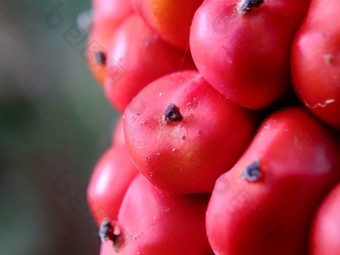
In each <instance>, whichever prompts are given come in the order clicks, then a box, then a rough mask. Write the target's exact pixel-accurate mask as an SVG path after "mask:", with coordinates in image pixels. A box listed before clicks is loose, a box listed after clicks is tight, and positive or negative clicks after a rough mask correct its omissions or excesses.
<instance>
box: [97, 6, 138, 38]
mask: <svg viewBox="0 0 340 255" xmlns="http://www.w3.org/2000/svg"><path fill="white" fill-rule="evenodd" d="M92 6H93V12H94V13H93V15H94V21H93V22H94V25H95V26H98V27H101V28H103V27H105V28H109V27H111V28H112V27H115V28H117V27H118V26H119V24H121V23H122V21H123V20H124V19H125V18H126V17H128V16H129V15H131V14H132V13H133V9H132V5H131V2H130V1H121V0H92ZM111 30H113V29H111ZM108 33H109V30H108ZM111 36H112V34H111Z"/></svg>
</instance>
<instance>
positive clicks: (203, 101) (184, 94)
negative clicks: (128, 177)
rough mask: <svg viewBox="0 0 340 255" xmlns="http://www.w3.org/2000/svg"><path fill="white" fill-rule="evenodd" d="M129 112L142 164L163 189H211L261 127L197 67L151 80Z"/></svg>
mask: <svg viewBox="0 0 340 255" xmlns="http://www.w3.org/2000/svg"><path fill="white" fill-rule="evenodd" d="M137 106H138V107H137ZM124 114H125V119H124V124H125V138H126V143H127V146H128V149H129V151H130V154H131V157H132V159H133V160H134V162H135V163H136V166H137V168H138V169H139V171H140V172H141V173H142V174H143V175H145V176H146V177H147V178H148V179H149V180H150V181H151V182H152V183H153V184H154V185H156V186H157V187H159V188H162V189H165V190H168V191H172V192H176V193H205V192H211V191H212V188H213V185H214V183H215V181H216V179H217V178H218V176H219V175H220V174H222V173H223V172H225V171H227V170H229V168H231V167H232V166H233V164H234V163H235V161H236V160H237V159H238V158H239V156H240V155H241V154H242V152H243V150H244V149H245V148H246V146H247V145H248V143H249V142H250V140H251V138H252V136H253V133H254V131H255V128H256V125H255V121H254V118H253V116H252V114H251V112H250V111H248V110H246V109H244V108H242V107H240V106H238V105H237V104H235V103H233V102H231V101H229V100H227V99H226V98H225V97H223V96H222V95H220V94H219V93H218V92H217V91H216V90H215V89H214V88H213V87H211V86H210V85H209V84H208V83H207V82H206V81H205V79H204V78H203V77H202V75H200V74H199V73H198V72H197V71H183V72H178V73H174V74H171V75H168V76H164V77H162V78H160V79H158V80H157V81H155V82H153V83H151V84H150V85H148V86H147V87H146V88H145V89H144V90H142V91H141V93H139V94H138V95H137V96H136V97H135V98H134V99H133V101H132V102H131V103H130V105H129V106H128V107H127V108H126V110H125V113H124Z"/></svg>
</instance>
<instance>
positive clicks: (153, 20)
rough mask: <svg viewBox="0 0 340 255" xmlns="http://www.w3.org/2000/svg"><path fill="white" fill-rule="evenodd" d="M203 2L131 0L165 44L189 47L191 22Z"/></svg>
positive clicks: (200, 0)
mask: <svg viewBox="0 0 340 255" xmlns="http://www.w3.org/2000/svg"><path fill="white" fill-rule="evenodd" d="M202 2H203V0H143V1H141V0H132V5H133V7H134V9H135V10H136V12H137V13H138V14H139V15H140V16H141V17H142V18H143V19H144V20H145V22H146V23H147V24H149V25H150V26H151V27H152V28H153V29H154V30H155V31H156V32H157V33H158V34H159V35H160V36H161V37H162V38H163V39H164V40H165V41H166V42H168V43H170V44H172V45H174V46H176V47H178V48H181V49H183V50H186V49H188V47H189V33H190V26H191V21H192V18H193V16H194V13H195V11H196V9H197V8H198V7H199V6H200V4H201V3H202Z"/></svg>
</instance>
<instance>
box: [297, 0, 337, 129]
mask: <svg viewBox="0 0 340 255" xmlns="http://www.w3.org/2000/svg"><path fill="white" fill-rule="evenodd" d="M339 10H340V1H338V0H331V1H325V0H312V1H311V5H310V9H309V11H308V15H307V16H306V18H305V20H304V23H303V24H302V26H301V28H300V30H299V32H298V33H297V36H296V38H295V39H294V42H293V45H292V67H291V71H292V79H293V86H294V89H295V91H296V93H297V94H298V96H299V97H300V99H301V101H302V102H303V103H304V104H305V106H306V107H307V108H308V109H309V110H310V111H312V112H313V113H314V114H315V115H316V116H317V117H319V118H320V119H322V120H323V121H325V122H326V123H328V124H329V125H331V126H333V127H335V128H337V129H340V114H339V113H340V32H339V31H340V22H339V21H338V20H339Z"/></svg>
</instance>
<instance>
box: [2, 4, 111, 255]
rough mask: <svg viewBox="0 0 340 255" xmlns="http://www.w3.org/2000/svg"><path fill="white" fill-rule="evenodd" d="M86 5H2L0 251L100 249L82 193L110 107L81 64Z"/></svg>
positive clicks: (105, 140) (12, 254) (10, 254)
mask: <svg viewBox="0 0 340 255" xmlns="http://www.w3.org/2000/svg"><path fill="white" fill-rule="evenodd" d="M90 7H91V5H90V1H87V2H84V1H78V0H76V1H67V0H61V1H46V0H32V1H18V0H12V1H3V2H2V4H1V9H0V31H1V36H0V192H1V196H0V212H1V217H0V226H1V228H0V254H6V255H21V254H25V255H31V254H32V255H33V254H34V255H40V254H41V255H45V254H49V255H54V254H58V255H59V254H72V255H76V254H82V255H86V254H99V240H98V237H97V233H96V231H97V230H96V227H95V226H94V223H93V220H92V218H91V215H90V213H89V211H88V208H87V205H86V201H85V192H86V185H87V183H88V180H89V178H90V175H91V171H92V169H93V166H94V164H95V163H96V161H97V160H98V158H99V157H100V155H101V154H102V153H103V152H104V150H105V149H106V148H107V147H108V146H109V144H110V136H111V132H112V128H113V125H114V123H115V122H116V118H117V114H116V112H115V111H114V110H113V109H112V107H111V106H110V105H109V104H108V103H107V101H106V99H105V97H104V95H103V91H102V89H101V88H100V86H98V85H97V84H96V82H95V81H94V79H93V78H92V76H91V74H90V72H89V71H88V68H87V65H86V60H85V58H84V56H83V51H84V47H85V43H86V41H85V39H86V33H84V31H82V33H81V34H79V33H78V34H77V29H76V27H75V26H76V23H75V22H76V18H77V15H78V14H79V13H80V12H82V11H84V10H87V9H89V8H90ZM56 8H58V9H57V12H56ZM53 15H54V16H53ZM79 31H80V30H78V32H79Z"/></svg>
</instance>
